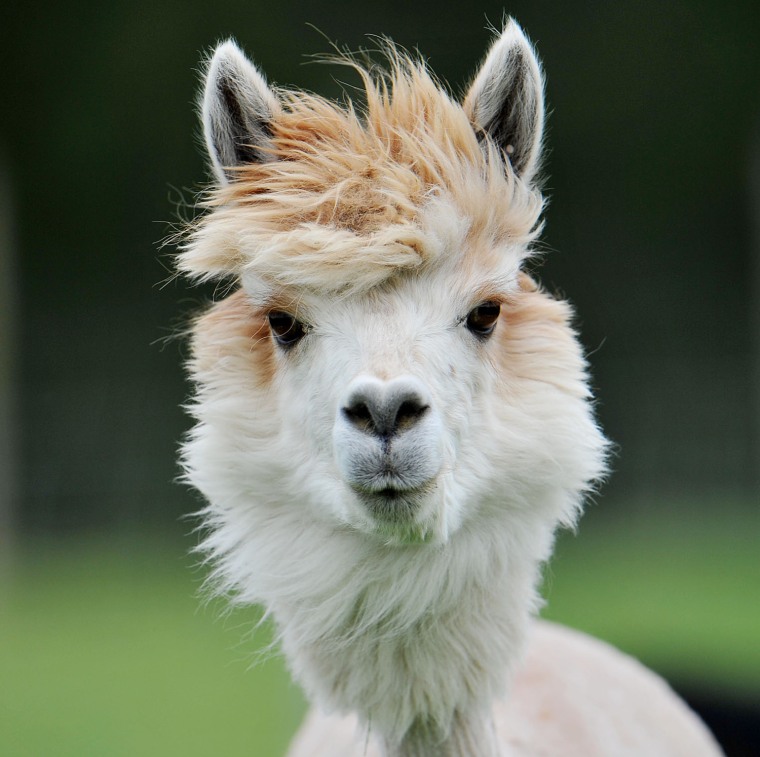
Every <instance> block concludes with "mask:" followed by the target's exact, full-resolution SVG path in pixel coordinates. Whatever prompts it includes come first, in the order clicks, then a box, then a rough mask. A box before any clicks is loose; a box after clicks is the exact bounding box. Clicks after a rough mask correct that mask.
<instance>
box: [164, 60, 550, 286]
mask: <svg viewBox="0 0 760 757" xmlns="http://www.w3.org/2000/svg"><path fill="white" fill-rule="evenodd" d="M388 58H389V61H390V68H389V71H388V72H380V73H378V72H376V71H369V70H367V69H365V68H362V67H361V66H360V65H359V64H357V63H355V62H353V61H351V62H350V65H352V66H353V67H354V68H356V69H357V70H358V72H359V74H360V75H361V77H362V80H363V82H364V85H365V91H366V98H365V99H366V102H365V104H364V106H363V107H362V108H361V109H358V108H357V107H355V106H354V105H353V104H352V103H348V104H347V105H345V106H341V105H340V104H337V103H334V102H331V101H329V100H326V99H324V98H322V97H319V96H317V95H313V94H307V93H304V92H287V91H280V92H278V101H279V103H280V104H281V107H279V108H278V112H277V113H275V114H274V117H273V119H272V122H271V124H270V133H271V138H270V139H269V140H268V144H267V146H266V148H264V152H265V154H266V159H265V160H263V161H260V162H248V163H244V164H242V165H239V166H236V167H235V168H234V169H233V170H232V172H231V173H232V175H233V180H232V181H230V182H229V183H228V184H226V185H224V186H221V187H219V188H217V189H216V190H215V191H214V192H213V194H212V196H211V198H210V201H209V206H210V209H211V212H210V213H209V214H207V215H206V216H205V217H203V218H202V219H201V221H200V222H199V224H198V225H197V226H196V228H195V229H194V230H193V232H192V236H191V238H190V241H189V243H188V244H187V245H186V247H185V249H184V252H183V254H182V255H181V257H180V261H179V267H180V269H181V270H183V271H185V272H188V273H190V274H192V275H194V276H197V277H199V278H211V277H214V276H217V275H224V274H230V273H232V274H241V273H244V272H246V271H248V272H252V273H254V274H255V275H256V276H259V277H262V278H263V279H265V280H267V281H269V282H271V283H272V284H275V285H294V286H297V287H305V288H309V289H315V290H319V291H321V292H325V291H333V292H337V291H345V290H347V289H348V290H351V291H356V290H360V291H361V290H364V289H367V288H370V287H372V286H375V285H377V284H379V283H381V282H382V281H383V280H385V279H386V278H388V277H390V276H393V275H397V274H398V273H399V272H403V271H409V270H416V269H424V268H425V267H428V266H431V265H434V264H435V263H436V261H437V260H438V259H439V258H440V257H441V255H442V254H443V253H448V252H449V250H447V249H445V248H446V245H441V244H440V243H439V240H437V239H436V238H435V235H434V234H431V230H430V229H429V228H427V226H428V225H427V224H424V223H421V222H420V221H421V216H422V215H423V214H424V213H425V211H426V209H427V208H428V207H429V206H430V205H431V203H436V202H438V203H440V202H441V201H444V202H445V203H446V204H447V205H449V206H450V207H449V212H451V213H453V214H454V215H456V216H457V217H459V218H460V219H464V222H465V224H466V227H467V228H466V232H467V234H466V237H467V239H466V242H467V243H466V244H465V250H464V251H466V250H468V249H469V250H475V249H478V248H481V247H483V246H486V247H488V248H503V247H505V246H509V247H512V248H513V249H516V248H520V249H522V250H523V254H525V250H526V248H527V244H528V243H529V242H530V241H531V240H532V239H533V237H534V236H535V234H536V233H537V228H536V227H537V224H538V220H539V215H540V212H541V207H542V198H541V195H540V194H539V193H538V192H537V190H535V189H534V188H533V187H531V186H528V185H527V184H526V183H524V182H523V181H522V180H521V179H520V178H518V177H517V176H516V175H515V173H514V172H513V171H512V170H511V168H510V166H509V162H508V161H505V159H504V157H503V156H502V154H501V151H500V149H499V148H498V147H497V146H496V145H494V144H492V143H491V142H490V141H489V140H488V138H485V137H484V138H483V139H482V140H479V138H478V135H477V134H476V131H475V129H474V128H473V123H472V117H471V114H469V113H467V112H466V110H465V108H464V107H463V106H462V105H460V104H459V103H457V102H455V101H454V100H453V99H452V98H451V97H450V96H449V95H448V94H447V93H446V91H445V90H444V89H443V88H442V87H441V86H440V85H439V84H438V83H437V82H436V80H435V79H434V78H433V76H432V75H431V74H430V73H429V71H428V70H427V69H426V67H425V65H424V64H423V63H421V62H419V61H414V60H412V59H410V58H409V57H407V56H405V55H404V54H402V53H401V52H399V51H397V50H395V49H394V48H392V47H390V48H389V50H388Z"/></svg>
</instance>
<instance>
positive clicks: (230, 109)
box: [202, 40, 279, 184]
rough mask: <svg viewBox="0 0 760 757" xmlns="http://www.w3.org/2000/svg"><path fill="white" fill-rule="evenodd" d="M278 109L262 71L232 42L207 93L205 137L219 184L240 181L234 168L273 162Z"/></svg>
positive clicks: (214, 63) (208, 79)
mask: <svg viewBox="0 0 760 757" xmlns="http://www.w3.org/2000/svg"><path fill="white" fill-rule="evenodd" d="M278 111H279V103H278V101H277V98H276V97H275V96H274V93H273V92H272V90H271V89H270V88H269V86H268V85H267V83H266V80H265V79H264V77H263V76H262V74H261V73H259V71H258V69H257V68H256V67H255V66H254V65H253V63H251V62H250V61H249V60H248V58H246V56H245V55H244V54H243V53H242V52H241V50H240V48H239V47H238V46H237V45H236V44H235V43H234V42H233V41H232V40H228V41H227V42H222V43H221V44H220V45H219V46H218V47H217V48H216V50H215V51H214V55H213V56H212V58H211V61H210V62H209V64H208V67H207V69H206V75H205V85H204V91H203V105H202V117H203V133H204V137H205V139H206V147H207V148H208V153H209V157H210V158H211V165H212V167H213V169H214V174H215V176H216V178H217V179H218V180H219V181H220V182H221V183H222V184H226V183H228V182H230V181H234V180H235V168H236V167H237V166H241V165H243V164H245V163H257V162H261V161H264V160H267V159H268V155H267V152H266V147H267V145H268V144H269V140H270V137H271V122H272V119H273V118H274V117H275V115H276V114H277V113H278Z"/></svg>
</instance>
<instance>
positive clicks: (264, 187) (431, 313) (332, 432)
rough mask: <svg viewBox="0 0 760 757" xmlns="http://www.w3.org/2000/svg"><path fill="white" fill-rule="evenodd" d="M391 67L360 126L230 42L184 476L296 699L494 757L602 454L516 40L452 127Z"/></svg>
mask: <svg viewBox="0 0 760 757" xmlns="http://www.w3.org/2000/svg"><path fill="white" fill-rule="evenodd" d="M387 52H388V55H389V60H390V68H391V70H390V72H389V73H387V74H380V75H375V74H374V73H370V72H368V71H367V70H364V69H362V68H361V67H360V66H358V65H357V64H351V65H354V67H355V68H356V69H357V70H358V72H359V74H360V75H361V77H362V78H363V80H364V84H365V89H366V96H367V102H366V106H365V107H364V110H363V111H362V112H359V111H358V110H357V109H356V108H354V107H345V108H344V107H341V106H339V105H336V104H335V103H331V102H328V101H326V100H324V99H322V98H319V97H317V96H315V95H308V94H305V93H300V92H284V91H281V90H273V89H270V88H269V86H268V85H267V84H266V82H265V80H264V78H263V76H262V75H261V74H260V73H259V72H258V70H257V69H256V68H255V67H254V66H253V65H252V64H251V63H250V62H249V61H248V60H247V59H246V58H245V57H244V56H243V55H242V53H241V52H240V51H239V50H238V48H237V47H236V46H235V45H234V44H233V43H231V42H227V43H224V44H222V45H221V46H220V47H219V48H218V49H217V51H216V53H215V55H214V57H213V59H212V60H211V62H210V64H209V66H208V70H207V75H206V87H205V93H204V99H203V120H204V127H205V136H206V142H207V146H208V149H209V155H210V158H211V163H212V166H213V169H214V172H215V175H216V179H217V187H216V188H215V190H214V192H213V194H212V196H211V198H210V201H209V212H208V213H207V214H206V215H205V216H203V217H202V218H201V219H200V220H199V221H198V222H197V224H196V226H195V227H194V228H193V230H192V233H191V235H190V236H189V238H188V240H187V243H186V244H185V246H184V249H183V251H182V253H181V255H180V258H179V268H180V270H182V271H183V272H185V273H187V274H188V275H190V276H192V277H195V278H196V279H201V280H204V279H215V278H217V279H218V278H221V279H225V280H233V281H234V282H235V283H236V284H237V288H236V289H235V291H234V292H233V293H232V294H230V295H229V296H227V297H226V298H224V299H222V300H220V301H219V302H217V303H215V304H213V305H212V306H211V307H210V308H209V309H208V310H207V312H206V313H205V314H203V315H202V316H200V317H199V318H198V319H197V321H196V323H195V325H194V328H193V340H192V357H191V360H190V371H191V375H192V378H193V381H194V382H195V395H194V399H193V402H192V404H191V412H192V413H193V415H194V417H195V419H196V421H197V424H196V426H195V428H194V429H193V431H192V432H191V433H190V435H189V437H188V440H187V441H186V443H185V445H184V447H183V462H184V465H185V470H186V475H187V479H188V481H190V482H191V483H192V485H193V486H195V487H196V488H197V489H198V490H199V491H200V492H202V493H203V495H204V496H205V498H206V499H207V501H208V505H207V507H206V508H205V509H204V511H203V513H202V514H203V518H204V525H205V527H206V529H207V531H206V536H205V539H204V541H203V543H202V544H201V550H202V551H204V552H205V554H206V555H207V557H208V560H209V563H210V564H211V565H212V567H213V572H212V582H213V584H214V586H215V588H216V589H217V590H218V591H219V592H220V593H225V594H227V595H229V596H230V597H231V599H232V600H233V601H235V602H238V603H243V604H249V603H258V604H261V605H263V606H264V607H265V608H266V611H267V613H268V614H269V615H270V616H271V617H272V618H273V619H274V621H275V623H276V626H277V629H278V639H279V642H280V643H281V645H282V648H283V651H284V653H285V655H286V657H287V659H288V662H289V665H290V669H291V671H292V673H293V675H294V677H295V678H296V680H298V681H299V683H300V684H301V685H302V686H303V687H304V689H305V691H306V693H307V695H308V696H309V697H310V698H311V699H312V700H314V701H315V702H317V703H319V704H320V705H321V706H323V707H324V708H326V709H327V710H330V711H331V712H334V713H339V714H342V715H345V714H348V713H351V712H355V713H356V714H357V715H358V718H359V721H360V722H361V723H362V724H363V727H364V728H365V730H367V732H368V733H370V735H371V738H372V739H373V740H375V742H376V743H377V744H378V748H379V749H380V750H381V751H382V753H383V754H384V755H385V756H386V757H427V756H428V755H430V756H432V755H439V754H440V755H446V756H447V757H476V756H477V757H500V756H501V755H502V754H503V753H504V747H503V745H502V743H501V742H500V740H499V739H500V737H501V736H503V732H502V725H501V719H499V721H498V723H497V725H498V728H496V727H495V726H494V722H493V717H492V709H493V702H494V701H497V700H498V699H500V698H503V697H505V696H507V695H508V694H509V691H510V682H511V679H512V677H513V676H514V674H515V670H516V669H517V666H518V665H519V664H520V661H521V660H522V657H523V654H524V650H525V646H526V643H528V640H529V638H530V635H531V634H530V631H529V629H530V626H531V620H532V618H533V617H534V615H535V614H536V612H537V609H538V606H539V600H538V595H537V589H536V587H537V585H538V583H539V580H540V568H541V565H542V564H543V563H544V562H545V561H546V560H547V559H548V558H549V556H550V553H551V548H552V543H553V539H554V533H555V530H556V529H557V528H558V527H560V526H571V525H573V524H574V523H575V521H576V518H577V516H578V514H579V511H580V508H581V505H582V501H583V498H584V496H585V495H586V494H587V493H588V492H589V491H590V490H592V489H593V487H594V485H595V483H596V482H597V481H598V480H599V479H600V477H601V476H602V475H603V473H604V470H605V460H604V459H605V451H606V446H607V443H606V440H605V439H604V436H603V435H602V433H601V431H600V430H599V428H598V426H597V424H596V422H595V420H594V417H593V408H592V403H591V394H590V391H589V389H588V381H587V375H586V364H585V360H584V357H583V354H582V350H581V348H580V345H579V343H578V341H577V339H576V336H575V333H574V331H573V328H572V324H571V318H572V312H571V309H570V307H569V305H568V304H567V303H565V302H562V301H561V300H557V299H555V298H553V297H551V296H549V295H548V294H546V293H545V292H543V291H542V290H541V288H540V287H539V286H538V285H537V284H536V283H535V282H534V280H533V279H532V278H531V276H530V275H529V273H528V272H526V270H525V268H526V262H527V261H528V260H529V259H530V257H531V256H532V255H533V250H532V246H531V245H532V243H533V242H534V240H535V238H536V237H537V235H538V232H539V230H540V213H541V209H542V206H543V198H542V196H541V193H540V191H539V188H538V186H537V184H536V181H535V174H536V170H537V167H538V163H539V159H540V148H541V135H542V131H543V112H544V106H543V83H542V78H541V70H540V66H539V64H538V60H537V58H536V57H535V54H534V52H533V50H532V48H531V46H530V44H529V43H528V42H527V40H526V39H525V37H524V36H523V34H522V32H521V31H520V29H519V27H517V25H516V24H514V23H510V24H509V25H508V26H507V28H506V29H505V31H504V33H503V34H502V36H501V37H500V38H499V40H497V42H496V43H495V44H494V46H493V48H492V50H491V52H490V53H489V55H488V57H487V58H486V61H485V63H484V65H483V67H482V68H481V70H480V73H479V74H478V75H477V76H476V78H475V80H474V81H473V84H472V86H471V87H470V90H469V92H468V94H467V97H466V98H465V100H464V102H463V103H462V104H460V103H458V102H456V101H454V100H453V99H452V98H451V97H450V96H449V95H448V94H447V93H446V92H445V91H443V90H442V88H441V87H440V86H439V85H438V84H437V83H436V81H435V80H434V78H433V77H432V76H431V74H430V73H429V72H428V70H427V69H426V67H425V66H424V64H422V63H420V62H418V61H414V60H411V59H409V58H407V57H405V56H404V55H403V54H401V53H399V52H398V51H396V50H395V49H394V48H392V47H390V48H389V49H388V51H387ZM554 635H555V637H556V638H557V639H559V642H558V643H559V645H560V647H562V648H563V649H564V648H565V647H567V645H564V646H563V642H562V639H564V638H565V637H564V636H563V635H562V633H561V632H557V633H555V634H554ZM544 636H545V632H544V631H539V632H538V638H539V639H543V638H544ZM541 644H542V645H543V646H540V649H544V647H547V646H548V647H551V643H550V642H541ZM570 646H572V645H570ZM568 649H569V647H568ZM570 652H572V650H570ZM570 652H568V654H570ZM563 664H564V663H563ZM530 701H532V700H531V699H530V697H529V696H528V697H527V698H526V704H525V707H528V704H529V702H530ZM594 701H596V700H594ZM562 706H564V704H563V705H562ZM590 706H591V705H590ZM674 706H675V705H674ZM515 712H520V711H519V710H516V711H515ZM526 712H527V711H526ZM531 716H532V715H531ZM326 722H327V721H322V725H319V724H318V725H316V726H314V727H315V728H316V729H317V730H319V729H320V728H322V727H324V726H325V723H326ZM557 722H561V723H567V722H570V721H569V719H568V718H563V717H561V716H558V721H557ZM595 722H596V721H595ZM522 725H524V724H520V725H518V724H515V727H522ZM594 727H595V726H594ZM340 728H343V726H340ZM592 730H593V727H592ZM514 733H522V732H521V731H516V732H514ZM525 734H526V738H528V739H529V740H530V739H531V738H533V737H534V735H535V734H534V733H533V732H532V731H531V732H530V733H529V732H528V731H525ZM305 738H306V739H309V738H311V737H308V736H307V737H305ZM510 738H512V743H516V742H514V738H513V737H512V736H511V737H510ZM540 743H541V744H543V743H544V742H543V741H542V742H540ZM647 743H649V742H647ZM665 743H667V740H666V741H663V744H665ZM298 748H301V747H298ZM309 748H310V747H303V749H309ZM347 748H349V747H347ZM352 748H353V747H352ZM579 748H580V747H579ZM663 750H664V751H662V752H661V753H662V754H663V755H664V754H670V753H672V754H677V752H668V751H667V750H665V747H663ZM312 753H316V752H312ZM324 753H325V754H335V752H334V751H332V747H328V748H327V751H325V752H324ZM359 753H361V752H359ZM653 753H656V752H653Z"/></svg>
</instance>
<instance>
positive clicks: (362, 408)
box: [342, 391, 428, 437]
mask: <svg viewBox="0 0 760 757" xmlns="http://www.w3.org/2000/svg"><path fill="white" fill-rule="evenodd" d="M427 410H428V405H426V404H425V403H424V402H423V401H422V400H421V399H420V398H418V397H417V396H415V395H414V394H413V393H411V392H402V393H395V392H391V393H389V394H388V395H382V394H377V393H374V392H369V391H368V392H357V393H356V394H355V395H354V396H353V397H352V398H351V401H350V402H349V403H348V404H347V405H346V406H345V407H344V408H342V413H343V417H344V418H345V419H346V420H347V421H348V422H349V423H350V424H351V425H352V426H354V427H355V428H356V429H358V430H360V431H363V432H365V433H368V434H374V435H376V436H382V437H391V436H394V435H395V434H399V433H401V432H403V431H405V430H406V429H408V428H410V427H412V426H413V425H414V424H415V423H417V421H418V420H419V419H420V418H421V417H422V416H423V415H424V414H425V412H426V411H427Z"/></svg>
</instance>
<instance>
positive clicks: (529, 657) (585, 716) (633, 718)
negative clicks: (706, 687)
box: [288, 622, 721, 757]
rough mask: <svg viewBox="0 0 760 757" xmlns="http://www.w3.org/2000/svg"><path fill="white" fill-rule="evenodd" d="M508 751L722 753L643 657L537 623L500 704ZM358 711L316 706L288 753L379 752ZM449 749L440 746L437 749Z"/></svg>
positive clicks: (533, 756)
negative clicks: (332, 712) (331, 712)
mask: <svg viewBox="0 0 760 757" xmlns="http://www.w3.org/2000/svg"><path fill="white" fill-rule="evenodd" d="M493 720H494V724H495V731H496V734H497V738H498V742H499V744H501V746H502V752H501V754H502V755H503V757H554V756H555V755H562V757H644V756H646V757H715V756H716V755H720V754H721V751H720V748H719V747H718V745H717V744H716V743H715V740H714V739H713V738H712V735H711V734H710V733H709V732H708V731H707V729H706V728H705V727H704V725H703V724H702V722H701V721H700V720H699V719H698V718H697V717H696V716H695V715H694V713H693V712H692V711H691V710H690V709H689V708H688V707H686V706H685V705H684V704H683V702H681V701H680V700H679V699H678V698H677V697H676V696H675V695H674V694H673V692H672V690H671V689H670V688H669V687H668V685H667V684H666V683H665V682H664V681H663V680H662V679H661V678H659V677H658V676H656V675H655V674H654V673H652V672H651V671H650V670H648V669H646V668H644V667H643V666H642V665H640V664H639V663H638V662H637V661H636V660H634V659H632V658H631V657H628V656H627V655H624V654H622V653H621V652H619V651H618V650H616V649H614V648H612V647H610V646H609V645H607V644H604V643H602V642H600V641H598V640H596V639H592V638H590V637H589V636H585V635H584V634H580V633H578V632H577V631H571V630H570V629H567V628H563V627H562V626H557V625H554V624H548V623H544V622H539V623H536V624H535V626H534V628H533V629H531V633H530V642H529V644H528V648H527V653H526V655H525V659H524V660H523V662H522V663H521V664H520V666H519V667H518V669H517V671H516V674H515V676H514V679H513V683H512V685H511V687H510V691H509V695H508V696H507V697H506V698H504V699H503V700H500V701H497V702H496V703H495V704H494V707H493ZM381 754H382V753H381V751H380V747H379V746H378V745H377V743H376V741H375V740H374V739H373V738H371V737H370V736H368V734H367V733H366V729H363V728H362V727H361V726H360V724H359V723H358V721H357V719H356V718H355V717H344V718H341V717H338V716H332V717H330V716H326V715H324V714H323V713H320V712H319V710H318V709H314V710H312V711H311V712H310V713H309V715H308V717H307V719H306V721H305V722H304V724H303V726H302V727H301V730H300V731H299V733H298V735H297V736H296V738H295V739H294V740H293V743H292V744H291V746H290V750H289V751H288V757H322V755H324V756H325V757H327V756H328V755H329V757H357V756H358V755H364V757H380V755H381ZM435 754H436V755H441V757H443V754H444V753H442V752H435Z"/></svg>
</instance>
